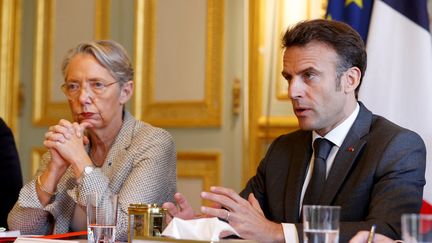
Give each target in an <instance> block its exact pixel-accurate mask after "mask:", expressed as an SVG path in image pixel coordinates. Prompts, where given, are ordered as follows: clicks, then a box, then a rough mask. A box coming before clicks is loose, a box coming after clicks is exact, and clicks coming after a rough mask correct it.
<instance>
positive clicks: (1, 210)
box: [0, 118, 22, 227]
mask: <svg viewBox="0 0 432 243" xmlns="http://www.w3.org/2000/svg"><path fill="white" fill-rule="evenodd" d="M0 186H1V190H0V227H6V226H7V225H6V224H7V222H6V220H7V216H8V213H9V211H10V210H11V209H12V207H13V206H14V204H15V202H16V201H17V199H18V194H19V191H20V189H21V187H22V175H21V167H20V161H19V157H18V152H17V149H16V147H15V140H14V137H13V134H12V131H11V130H10V129H9V127H8V126H7V125H6V123H5V122H4V121H3V119H1V118H0Z"/></svg>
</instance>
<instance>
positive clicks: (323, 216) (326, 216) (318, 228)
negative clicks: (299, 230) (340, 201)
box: [303, 205, 340, 243]
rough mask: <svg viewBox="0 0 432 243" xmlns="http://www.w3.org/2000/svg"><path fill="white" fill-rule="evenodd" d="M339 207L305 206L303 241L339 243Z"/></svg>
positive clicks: (310, 242)
mask: <svg viewBox="0 0 432 243" xmlns="http://www.w3.org/2000/svg"><path fill="white" fill-rule="evenodd" d="M339 215H340V207H339V206H320V205H304V206H303V241H304V242H309V243H338V242H339Z"/></svg>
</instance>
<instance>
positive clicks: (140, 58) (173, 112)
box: [132, 0, 224, 127]
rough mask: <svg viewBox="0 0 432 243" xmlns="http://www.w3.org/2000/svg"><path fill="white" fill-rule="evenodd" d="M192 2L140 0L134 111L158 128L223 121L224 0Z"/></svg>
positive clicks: (137, 12) (136, 44) (137, 19)
mask: <svg viewBox="0 0 432 243" xmlns="http://www.w3.org/2000/svg"><path fill="white" fill-rule="evenodd" d="M193 3H194V2H191V1H188V0H181V1H176V2H172V1H170V2H167V1H154V0H136V15H135V23H136V24H135V27H136V31H135V34H136V36H135V71H136V72H135V73H136V75H135V84H136V90H135V94H134V102H133V109H132V110H133V113H134V115H135V117H137V118H138V119H141V120H145V121H147V122H149V123H151V124H154V125H156V126H164V127H191V126H193V127H196V126H202V127H212V126H220V123H221V106H222V105H221V95H222V94H221V92H222V78H223V66H222V65H223V61H222V60H223V39H224V29H223V25H224V22H223V19H224V1H219V0H207V1H199V2H196V3H199V4H193ZM203 3H205V4H203ZM167 4H174V5H175V6H177V7H174V8H173V9H175V11H174V12H173V13H170V11H171V10H173V9H169V8H168V7H167ZM176 18H177V19H176ZM188 24H189V28H187V26H188ZM188 31H189V32H188ZM176 33H177V34H176ZM180 34H181V35H180Z"/></svg>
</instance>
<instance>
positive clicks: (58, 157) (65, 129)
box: [44, 119, 91, 177]
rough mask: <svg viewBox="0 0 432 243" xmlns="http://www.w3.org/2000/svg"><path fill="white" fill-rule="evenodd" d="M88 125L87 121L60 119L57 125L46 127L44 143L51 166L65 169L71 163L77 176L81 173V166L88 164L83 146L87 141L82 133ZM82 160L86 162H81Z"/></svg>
mask: <svg viewBox="0 0 432 243" xmlns="http://www.w3.org/2000/svg"><path fill="white" fill-rule="evenodd" d="M89 127H91V124H90V123H87V122H83V123H81V124H79V123H77V122H73V123H72V122H70V121H68V120H65V119H61V120H60V122H59V123H58V124H57V125H54V126H51V127H50V128H49V129H48V131H47V132H46V133H45V140H44V145H45V147H46V148H48V149H49V150H50V152H51V156H52V160H51V166H54V167H57V168H59V169H63V170H65V169H67V167H69V165H71V166H72V168H73V169H74V172H75V174H77V177H78V176H79V175H80V174H81V172H82V167H84V166H85V164H88V160H89V157H88V154H87V153H86V150H85V147H84V146H85V145H86V144H88V143H89V140H88V138H87V137H86V136H85V134H84V131H85V129H86V128H89ZM84 161H87V163H85V164H83V163H82V162H84ZM78 167H79V169H78Z"/></svg>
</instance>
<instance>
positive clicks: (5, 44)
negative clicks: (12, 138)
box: [0, 0, 21, 132]
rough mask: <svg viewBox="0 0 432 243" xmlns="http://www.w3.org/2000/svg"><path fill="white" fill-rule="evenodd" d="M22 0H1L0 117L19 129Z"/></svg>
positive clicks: (12, 127)
mask: <svg viewBox="0 0 432 243" xmlns="http://www.w3.org/2000/svg"><path fill="white" fill-rule="evenodd" d="M20 21H21V1H20V0H17V1H14V0H2V1H0V117H2V118H3V120H5V122H6V123H7V124H8V125H9V126H10V127H11V129H12V131H15V132H16V131H17V126H18V124H17V119H18V109H19V104H18V102H19V91H18V87H19V50H20V30H21V23H20Z"/></svg>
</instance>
